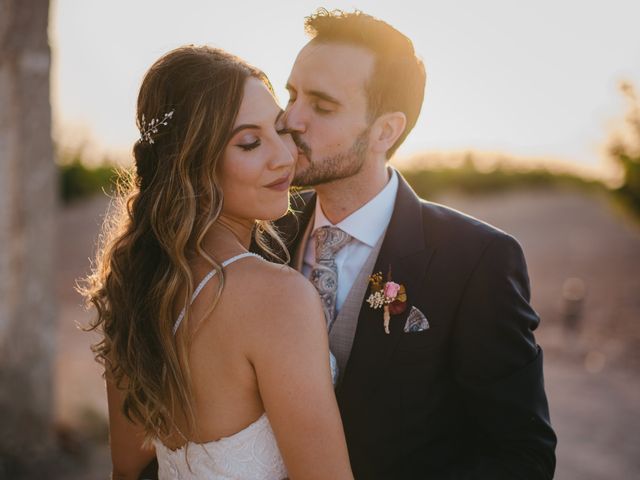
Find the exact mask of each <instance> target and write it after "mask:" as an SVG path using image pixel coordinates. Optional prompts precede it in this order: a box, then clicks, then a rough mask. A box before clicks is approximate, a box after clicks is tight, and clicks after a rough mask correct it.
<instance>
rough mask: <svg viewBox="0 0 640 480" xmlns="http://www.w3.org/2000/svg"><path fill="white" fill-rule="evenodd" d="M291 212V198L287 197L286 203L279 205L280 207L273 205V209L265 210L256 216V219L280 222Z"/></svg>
mask: <svg viewBox="0 0 640 480" xmlns="http://www.w3.org/2000/svg"><path fill="white" fill-rule="evenodd" d="M288 212H289V197H287V199H286V201H284V202H282V203H281V204H280V203H279V204H278V205H273V207H272V208H269V209H268V210H263V211H262V212H260V215H257V216H256V219H258V220H263V221H269V222H272V221H274V220H278V219H279V218H282V217H284V216H285V215H286V214H287V213H288Z"/></svg>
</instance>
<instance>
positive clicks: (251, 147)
mask: <svg viewBox="0 0 640 480" xmlns="http://www.w3.org/2000/svg"><path fill="white" fill-rule="evenodd" d="M259 146H260V140H256V141H255V142H251V143H245V144H240V145H238V147H240V148H241V149H242V150H244V151H245V152H248V151H250V150H254V149H256V148H258V147H259Z"/></svg>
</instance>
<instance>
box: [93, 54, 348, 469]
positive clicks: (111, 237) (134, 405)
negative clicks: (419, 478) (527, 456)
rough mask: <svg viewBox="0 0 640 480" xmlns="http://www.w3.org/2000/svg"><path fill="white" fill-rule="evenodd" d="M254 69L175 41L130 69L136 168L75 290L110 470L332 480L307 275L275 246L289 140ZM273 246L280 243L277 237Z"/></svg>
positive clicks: (336, 445)
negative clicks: (79, 292)
mask: <svg viewBox="0 0 640 480" xmlns="http://www.w3.org/2000/svg"><path fill="white" fill-rule="evenodd" d="M281 114H282V110H281V109H280V108H279V107H278V106H277V104H276V102H275V100H274V97H273V91H272V88H271V85H270V84H269V81H268V80H267V78H266V77H265V75H264V74H263V73H262V72H260V71H259V70H257V69H255V68H254V67H252V66H250V65H248V64H246V63H245V62H243V61H242V60H240V59H238V58H237V57H234V56H232V55H230V54H228V53H226V52H223V51H221V50H218V49H214V48H210V47H193V46H189V47H182V48H178V49H176V50H173V51H171V52H169V53H168V54H166V55H164V56H163V57H162V58H160V59H159V60H158V61H157V62H156V63H155V64H154V65H153V66H152V67H151V68H150V69H149V71H148V72H147V74H146V76H145V78H144V81H143V83H142V86H141V89H140V93H139V97H138V106H137V118H138V126H139V129H140V133H141V136H140V139H139V140H138V141H137V142H136V144H135V147H134V155H135V166H136V173H135V174H133V175H132V176H131V179H130V180H131V181H130V182H129V184H128V186H125V191H124V192H122V193H123V194H122V195H121V196H119V197H118V198H119V199H120V205H119V207H117V208H116V209H115V211H114V212H112V213H111V215H110V217H109V218H110V220H109V221H108V222H106V223H105V230H104V232H103V235H102V245H101V249H100V251H99V253H98V256H97V260H96V266H95V269H94V271H93V273H92V275H91V276H90V277H89V278H88V279H87V283H86V285H85V286H84V290H83V291H84V294H85V296H86V297H87V299H88V301H90V302H91V303H92V304H93V305H94V306H95V308H96V310H97V313H98V315H97V319H96V320H95V322H94V323H93V324H92V328H94V329H96V330H98V331H99V332H100V333H101V334H102V339H101V341H100V342H99V343H98V344H96V345H95V346H94V351H95V353H96V358H97V359H98V360H99V361H101V362H102V363H103V364H104V367H105V377H106V384H107V396H108V404H109V424H110V432H111V435H110V437H111V439H110V444H111V456H112V461H113V478H118V479H136V478H138V475H139V474H140V472H141V471H142V469H143V468H144V466H145V465H147V464H148V463H149V462H150V461H151V460H152V459H153V457H154V455H155V456H157V458H158V464H159V472H158V475H159V478H160V479H169V478H183V479H196V478H197V479H252V480H255V479H265V480H271V479H273V480H276V479H282V478H285V477H289V478H292V479H315V478H317V479H327V478H331V479H349V478H353V477H352V473H351V470H350V466H349V457H348V454H347V448H346V443H345V440H344V432H343V428H342V424H341V421H340V414H339V411H338V407H337V404H336V400H335V396H334V392H333V384H332V374H333V373H334V372H332V368H330V361H329V359H330V353H329V348H328V340H327V332H326V324H325V321H324V316H323V311H322V306H321V302H320V299H319V298H318V295H317V293H316V290H315V289H314V287H313V286H312V285H311V284H310V283H308V281H307V280H306V279H304V277H302V276H301V275H300V274H298V273H297V272H295V271H294V270H292V269H290V268H288V267H286V266H284V265H280V264H275V263H270V262H268V261H266V260H264V259H262V258H260V257H258V256H257V255H254V254H251V253H248V248H249V245H250V242H251V240H252V235H254V234H255V235H256V241H257V242H258V243H259V244H260V245H261V246H263V247H264V248H267V247H268V245H271V246H274V245H275V244H279V245H281V246H282V244H281V242H280V241H279V239H278V237H277V234H276V232H275V231H274V230H273V228H272V227H271V226H270V224H269V221H270V220H274V219H277V218H279V217H281V216H282V215H284V214H285V213H286V212H287V209H288V206H289V203H288V201H289V198H288V187H289V184H290V181H291V178H292V175H293V170H294V167H295V158H296V155H297V153H296V147H295V145H294V144H293V141H292V139H291V137H290V135H288V134H287V133H286V131H285V130H284V129H283V128H282V127H281V126H280V117H281ZM277 251H286V250H285V249H282V248H278V249H277Z"/></svg>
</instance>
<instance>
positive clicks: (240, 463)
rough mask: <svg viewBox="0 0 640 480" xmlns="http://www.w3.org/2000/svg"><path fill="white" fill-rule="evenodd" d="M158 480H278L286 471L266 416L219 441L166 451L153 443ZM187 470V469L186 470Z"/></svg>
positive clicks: (161, 445)
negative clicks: (157, 467)
mask: <svg viewBox="0 0 640 480" xmlns="http://www.w3.org/2000/svg"><path fill="white" fill-rule="evenodd" d="M155 445H156V456H157V457H158V465H159V470H158V480H170V479H171V480H173V479H185V480H192V479H193V480H195V479H207V480H227V479H229V480H231V479H233V480H245V479H246V480H281V479H283V478H286V477H287V469H286V467H285V465H284V461H283V460H282V455H280V451H279V450H278V444H277V443H276V439H275V436H274V435H273V430H272V429H271V424H270V423H269V419H268V418H267V415H266V414H262V416H261V417H260V418H258V420H256V421H255V422H253V423H252V424H251V425H249V426H248V427H247V428H245V429H243V430H241V431H239V432H238V433H235V434H234V435H231V436H230V437H225V438H221V439H220V440H217V441H214V442H208V443H200V444H197V443H189V444H187V445H186V446H185V447H182V448H179V449H178V450H170V449H168V448H167V447H165V446H164V445H163V444H162V443H161V442H159V441H156V442H155ZM189 467H191V468H189Z"/></svg>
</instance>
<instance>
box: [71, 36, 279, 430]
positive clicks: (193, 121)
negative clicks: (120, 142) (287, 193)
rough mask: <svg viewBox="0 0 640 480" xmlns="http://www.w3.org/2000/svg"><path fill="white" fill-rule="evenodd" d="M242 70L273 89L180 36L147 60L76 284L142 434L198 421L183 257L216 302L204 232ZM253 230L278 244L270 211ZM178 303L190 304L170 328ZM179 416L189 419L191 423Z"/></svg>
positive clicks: (110, 372)
mask: <svg viewBox="0 0 640 480" xmlns="http://www.w3.org/2000/svg"><path fill="white" fill-rule="evenodd" d="M250 77H254V78H258V79H259V80H261V81H262V82H264V84H265V85H266V86H267V87H268V88H269V90H271V91H273V90H272V87H271V85H270V83H269V81H268V79H267V78H266V76H265V75H264V74H263V73H262V72H261V71H260V70H258V69H256V68H254V67H252V66H250V65H248V64H247V63H245V62H244V61H242V60H240V59H239V58H237V57H235V56H232V55H230V54H228V53H226V52H224V51H222V50H219V49H214V48H211V47H206V46H202V47H195V46H188V47H181V48H178V49H176V50H173V51H171V52H169V53H167V54H166V55H164V56H163V57H161V58H160V59H159V60H158V61H156V62H155V63H154V64H153V66H152V67H151V68H150V69H149V71H148V72H147V73H146V75H145V77H144V80H143V82H142V86H141V88H140V93H139V96H138V104H137V121H138V127H139V129H140V130H141V131H142V132H145V131H146V132H147V133H148V135H147V137H146V138H145V136H144V135H143V136H142V137H141V139H140V140H138V141H137V142H136V144H135V146H134V148H133V153H134V157H135V169H133V170H132V171H130V172H128V173H127V174H126V175H124V176H122V181H121V185H120V189H119V192H118V194H117V195H116V197H115V198H114V201H113V202H112V206H111V211H110V213H109V214H108V216H107V219H106V220H105V223H104V226H103V230H102V234H101V239H100V244H99V248H98V253H97V255H96V261H95V263H94V267H93V271H92V273H91V275H89V276H88V277H87V278H86V279H85V280H84V282H83V284H82V285H81V286H80V291H81V292H82V293H83V295H84V296H85V298H86V300H87V303H88V304H89V305H91V304H92V305H93V306H94V307H95V308H96V310H97V318H96V319H95V320H94V321H93V322H92V323H91V325H90V327H89V328H90V329H92V330H97V331H99V332H100V333H101V334H102V339H101V340H100V341H99V342H98V343H96V344H95V345H94V346H93V351H94V353H95V356H96V359H97V360H98V361H99V362H101V363H103V364H104V367H105V375H106V376H107V378H108V379H109V380H110V381H112V382H114V383H115V385H117V387H118V388H119V389H121V390H122V391H123V392H124V414H125V415H126V417H127V418H129V419H130V420H132V421H134V422H135V423H138V424H140V425H142V426H143V427H144V430H145V432H146V440H147V441H149V440H151V439H152V438H163V437H167V436H169V435H173V434H175V433H178V434H180V435H181V436H185V435H187V434H188V433H189V432H193V429H194V428H195V414H194V406H193V400H192V394H191V393H192V383H191V376H190V373H189V371H190V370H189V359H188V351H189V343H190V338H189V335H188V334H187V333H185V332H189V331H190V328H189V321H190V319H191V315H190V309H189V304H190V298H191V295H192V293H193V290H194V278H193V275H192V273H191V270H190V267H189V259H190V258H193V257H195V256H200V257H201V258H204V259H206V260H207V261H208V262H209V263H210V264H211V267H212V268H215V269H216V270H217V273H218V275H219V277H220V282H219V286H218V291H217V295H216V298H215V299H214V301H213V302H212V306H211V307H210V308H211V310H212V309H213V308H214V307H215V303H216V301H217V299H218V298H219V296H220V293H221V292H222V289H223V286H224V277H223V274H222V269H221V266H220V264H219V263H218V262H217V261H216V260H215V259H214V258H213V256H212V254H211V252H206V251H205V250H204V249H203V247H202V240H203V238H204V236H205V234H206V233H207V231H208V230H209V228H210V227H211V226H212V225H213V223H214V222H215V221H216V219H217V218H218V216H219V215H220V212H221V210H222V202H223V196H222V191H221V189H220V186H219V181H218V179H217V178H216V171H217V170H218V169H217V166H218V164H219V162H220V159H221V157H222V155H223V152H224V149H225V147H226V145H227V143H228V141H229V140H230V136H231V131H232V128H233V125H234V122H235V119H236V116H237V114H238V110H239V108H240V104H241V101H242V98H243V92H244V85H245V82H246V80H247V79H248V78H250ZM171 112H173V113H171ZM167 115H168V116H169V117H168V118H167ZM164 118H167V122H166V123H167V124H166V125H162V124H161V125H159V126H157V124H158V123H162V119H164ZM154 119H155V120H156V121H154V125H156V127H155V128H151V129H149V125H150V122H151V121H152V120H154ZM256 240H257V242H258V244H259V245H260V246H261V247H263V248H265V249H267V251H269V252H270V253H272V254H273V251H271V250H270V249H269V248H268V245H273V243H272V241H273V240H275V242H276V244H277V245H279V247H283V244H282V242H281V240H280V239H279V238H278V236H277V234H276V232H275V230H274V229H273V227H272V226H271V225H270V224H269V223H268V222H257V225H256ZM280 251H281V252H286V249H284V248H283V249H282V250H280ZM176 306H178V307H182V306H186V312H185V316H184V319H183V325H182V328H181V329H180V330H179V332H178V334H177V335H174V333H173V326H174V322H175V320H176V318H175V311H176ZM178 309H179V308H178ZM176 418H182V419H185V420H186V425H187V428H188V431H187V432H184V431H181V430H180V429H179V428H178V427H177V425H176V421H175V420H176Z"/></svg>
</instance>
